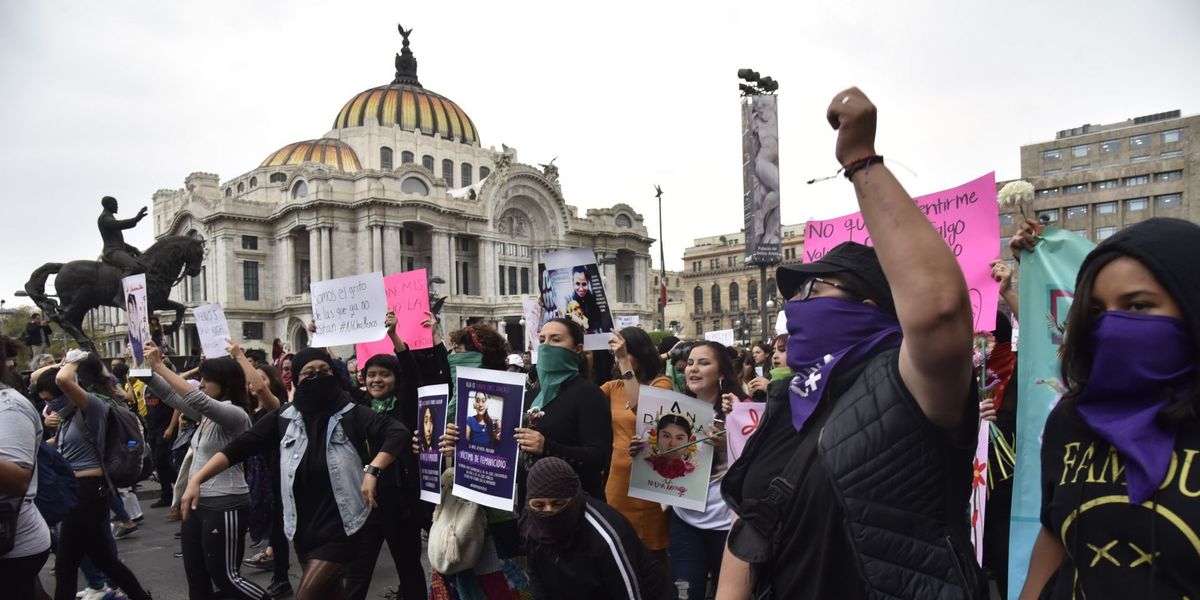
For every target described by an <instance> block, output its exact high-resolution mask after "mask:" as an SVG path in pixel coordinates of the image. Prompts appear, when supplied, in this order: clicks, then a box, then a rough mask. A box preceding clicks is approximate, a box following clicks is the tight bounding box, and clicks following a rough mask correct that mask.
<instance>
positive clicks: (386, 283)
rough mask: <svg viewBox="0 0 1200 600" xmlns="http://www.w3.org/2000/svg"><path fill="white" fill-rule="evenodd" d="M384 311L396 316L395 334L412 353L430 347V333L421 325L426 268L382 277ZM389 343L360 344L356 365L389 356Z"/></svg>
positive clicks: (426, 290) (425, 306)
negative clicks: (385, 301) (385, 303)
mask: <svg viewBox="0 0 1200 600" xmlns="http://www.w3.org/2000/svg"><path fill="white" fill-rule="evenodd" d="M383 291H384V294H385V295H386V296H387V310H390V311H392V312H394V313H396V333H397V334H398V335H399V336H400V339H402V340H404V343H405V344H408V347H409V349H411V350H424V349H426V348H432V347H433V331H432V330H430V329H429V328H428V327H424V326H422V325H421V321H424V320H425V319H426V318H427V316H426V315H425V313H426V312H428V311H429V281H428V276H427V274H426V273H425V269H417V270H415V271H405V272H403V273H392V274H391V275H388V276H387V277H384V278H383ZM393 351H394V350H393V348H392V341H391V340H390V339H388V338H387V336H386V335H385V336H384V337H383V339H380V340H377V341H372V342H362V343H359V344H358V346H357V347H356V348H355V355H356V356H357V357H358V364H360V365H363V364H366V362H367V359H368V358H371V357H372V356H375V355H376V354H391V353H392V352H393Z"/></svg>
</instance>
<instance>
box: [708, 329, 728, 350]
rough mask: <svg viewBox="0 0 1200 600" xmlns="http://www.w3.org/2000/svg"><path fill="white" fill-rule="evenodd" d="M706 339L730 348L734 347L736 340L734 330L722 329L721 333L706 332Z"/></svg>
mask: <svg viewBox="0 0 1200 600" xmlns="http://www.w3.org/2000/svg"><path fill="white" fill-rule="evenodd" d="M704 339H705V340H706V341H709V342H717V343H718V344H724V345H726V346H729V347H733V345H734V343H735V342H734V339H733V330H732V329H721V330H719V331H706V332H704Z"/></svg>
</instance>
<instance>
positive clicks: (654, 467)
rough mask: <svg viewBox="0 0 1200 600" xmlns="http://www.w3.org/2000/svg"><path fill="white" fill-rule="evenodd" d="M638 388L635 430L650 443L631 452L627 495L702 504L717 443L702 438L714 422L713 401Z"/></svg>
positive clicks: (682, 504) (701, 507)
mask: <svg viewBox="0 0 1200 600" xmlns="http://www.w3.org/2000/svg"><path fill="white" fill-rule="evenodd" d="M639 393H640V397H639V398H638V408H637V434H638V435H639V436H641V437H642V439H644V440H646V444H645V446H644V447H643V448H642V451H641V452H640V453H638V455H637V456H635V457H633V469H632V470H631V471H630V475H629V496H630V497H631V498H641V499H642V500H649V501H651V502H658V503H661V504H668V505H671V506H678V507H680V508H687V509H691V510H704V505H705V502H706V501H707V499H708V483H709V481H708V479H709V475H711V474H712V467H713V446H712V445H711V444H709V443H706V442H704V441H702V440H703V439H704V438H705V437H706V436H707V432H708V431H709V428H710V426H711V425H712V422H713V407H712V405H710V404H708V403H707V402H704V401H702V400H697V399H695V398H692V397H691V396H685V395H683V394H680V393H677V392H672V391H668V390H663V389H659V388H655V387H650V386H645V385H643V386H641V389H640V392H639Z"/></svg>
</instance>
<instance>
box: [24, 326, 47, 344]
mask: <svg viewBox="0 0 1200 600" xmlns="http://www.w3.org/2000/svg"><path fill="white" fill-rule="evenodd" d="M53 335H54V331H53V330H51V329H50V326H49V325H38V324H37V323H34V322H32V321H30V322H29V324H28V325H26V326H25V333H22V334H21V341H22V342H25V345H27V346H45V345H47V344H49V343H50V338H51V337H52V336H53Z"/></svg>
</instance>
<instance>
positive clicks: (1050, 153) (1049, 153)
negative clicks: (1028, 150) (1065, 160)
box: [1042, 149, 1062, 160]
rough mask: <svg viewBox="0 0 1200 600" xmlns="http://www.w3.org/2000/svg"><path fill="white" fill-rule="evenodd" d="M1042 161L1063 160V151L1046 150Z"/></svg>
mask: <svg viewBox="0 0 1200 600" xmlns="http://www.w3.org/2000/svg"><path fill="white" fill-rule="evenodd" d="M1042 160H1062V150H1058V149H1055V150H1046V151H1045V152H1042Z"/></svg>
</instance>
